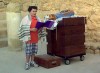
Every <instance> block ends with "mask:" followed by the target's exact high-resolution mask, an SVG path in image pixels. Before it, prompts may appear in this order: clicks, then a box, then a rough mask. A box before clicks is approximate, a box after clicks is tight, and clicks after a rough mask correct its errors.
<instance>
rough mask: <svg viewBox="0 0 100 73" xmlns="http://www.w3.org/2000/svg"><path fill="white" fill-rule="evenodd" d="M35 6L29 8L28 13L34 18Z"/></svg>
mask: <svg viewBox="0 0 100 73" xmlns="http://www.w3.org/2000/svg"><path fill="white" fill-rule="evenodd" d="M37 10H38V8H37V6H29V8H28V12H29V13H30V15H31V16H36V13H37Z"/></svg>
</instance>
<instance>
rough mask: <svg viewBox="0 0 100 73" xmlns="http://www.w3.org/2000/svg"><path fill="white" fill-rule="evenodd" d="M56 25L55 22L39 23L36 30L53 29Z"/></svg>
mask: <svg viewBox="0 0 100 73" xmlns="http://www.w3.org/2000/svg"><path fill="white" fill-rule="evenodd" d="M53 24H54V21H46V22H37V24H36V28H37V29H40V28H41V27H46V28H51V27H52V26H53Z"/></svg>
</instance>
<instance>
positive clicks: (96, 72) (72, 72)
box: [0, 47, 100, 73]
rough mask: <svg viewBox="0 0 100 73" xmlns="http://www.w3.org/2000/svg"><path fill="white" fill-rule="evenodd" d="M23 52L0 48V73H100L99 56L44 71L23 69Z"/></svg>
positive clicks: (74, 60) (86, 57)
mask: <svg viewBox="0 0 100 73" xmlns="http://www.w3.org/2000/svg"><path fill="white" fill-rule="evenodd" d="M24 60H25V56H24V51H20V52H15V51H11V50H9V49H8V48H7V47H5V48H0V73H100V54H90V53H87V55H85V60H84V61H80V60H79V57H74V58H71V59H70V60H71V64H70V65H65V64H64V63H63V62H62V64H61V66H58V67H55V68H50V69H46V68H43V67H41V66H40V67H38V68H31V69H30V70H27V71H26V70H25V69H24Z"/></svg>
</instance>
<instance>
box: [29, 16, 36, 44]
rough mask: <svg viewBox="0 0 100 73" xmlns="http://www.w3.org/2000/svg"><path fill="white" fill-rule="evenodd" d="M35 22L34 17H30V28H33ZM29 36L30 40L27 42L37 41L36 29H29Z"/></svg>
mask: <svg viewBox="0 0 100 73" xmlns="http://www.w3.org/2000/svg"><path fill="white" fill-rule="evenodd" d="M36 23H37V19H36V17H32V23H31V26H30V28H35V26H36ZM30 37H31V40H29V41H28V43H37V42H38V30H37V31H30Z"/></svg>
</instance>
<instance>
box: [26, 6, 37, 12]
mask: <svg viewBox="0 0 100 73" xmlns="http://www.w3.org/2000/svg"><path fill="white" fill-rule="evenodd" d="M32 9H36V10H37V9H38V8H37V6H29V8H28V12H30V11H31V10H32Z"/></svg>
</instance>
